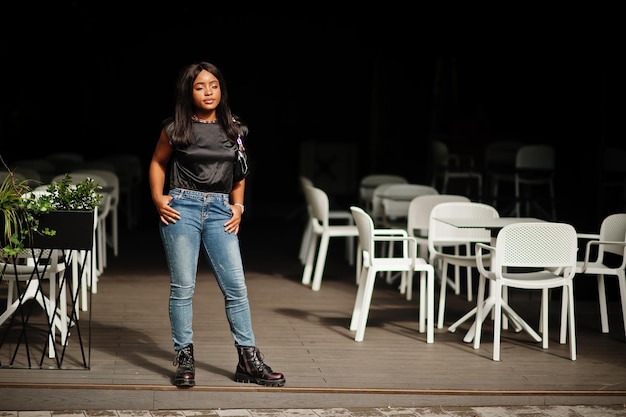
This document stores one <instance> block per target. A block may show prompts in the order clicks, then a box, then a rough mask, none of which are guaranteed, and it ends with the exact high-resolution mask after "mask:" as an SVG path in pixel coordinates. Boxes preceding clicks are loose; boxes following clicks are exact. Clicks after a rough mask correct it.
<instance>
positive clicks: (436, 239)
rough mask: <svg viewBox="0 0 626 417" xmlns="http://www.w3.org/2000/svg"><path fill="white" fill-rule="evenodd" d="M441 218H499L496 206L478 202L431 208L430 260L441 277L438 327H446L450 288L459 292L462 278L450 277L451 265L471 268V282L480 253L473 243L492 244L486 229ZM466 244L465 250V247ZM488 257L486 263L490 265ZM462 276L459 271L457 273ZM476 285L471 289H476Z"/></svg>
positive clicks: (451, 203)
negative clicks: (451, 223) (475, 249)
mask: <svg viewBox="0 0 626 417" xmlns="http://www.w3.org/2000/svg"><path fill="white" fill-rule="evenodd" d="M437 217H441V218H475V219H476V218H478V219H480V218H498V217H500V215H499V213H498V211H497V210H496V209H495V207H493V206H490V205H488V204H485V203H477V202H448V203H440V204H437V205H436V206H434V207H433V208H432V210H431V211H430V219H429V222H428V253H429V255H428V256H429V263H430V264H431V265H433V266H435V267H436V269H437V272H438V275H439V277H440V283H441V286H440V289H439V291H440V292H439V311H438V318H437V328H439V329H441V328H443V322H444V312H445V305H446V291H447V287H448V286H449V287H451V288H452V289H453V290H454V291H455V294H458V293H459V292H460V288H459V283H460V281H459V280H458V279H457V278H456V277H455V278H454V279H450V278H449V277H448V266H449V265H454V266H459V267H467V268H468V281H471V276H472V271H473V269H474V268H476V256H474V253H473V252H474V250H473V246H474V244H475V243H476V242H483V243H489V242H490V241H491V233H490V231H489V230H485V229H473V228H468V229H462V228H458V227H454V226H451V225H449V224H445V223H443V222H441V221H438V220H436V218H437ZM462 247H465V248H466V249H467V250H465V251H464V252H465V253H462V252H463V251H461V248H462ZM488 262H489V261H488V259H484V263H485V264H488ZM455 275H456V276H457V277H458V274H455ZM471 287H472V286H471V285H470V286H469V287H468V288H467V291H468V292H469V291H472V288H471Z"/></svg>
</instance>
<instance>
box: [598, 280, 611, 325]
mask: <svg viewBox="0 0 626 417" xmlns="http://www.w3.org/2000/svg"><path fill="white" fill-rule="evenodd" d="M597 280H598V301H599V303H600V322H601V323H602V333H608V332H609V314H608V311H607V306H606V290H605V286H604V275H598V277H597Z"/></svg>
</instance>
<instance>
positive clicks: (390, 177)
mask: <svg viewBox="0 0 626 417" xmlns="http://www.w3.org/2000/svg"><path fill="white" fill-rule="evenodd" d="M408 182H409V180H407V179H406V178H405V177H403V176H401V175H395V174H370V175H366V176H364V177H363V178H362V179H361V182H360V185H359V198H360V200H361V202H362V203H364V204H365V205H366V209H368V210H370V209H371V204H372V198H373V197H374V189H376V187H377V186H379V185H381V184H406V183H408Z"/></svg>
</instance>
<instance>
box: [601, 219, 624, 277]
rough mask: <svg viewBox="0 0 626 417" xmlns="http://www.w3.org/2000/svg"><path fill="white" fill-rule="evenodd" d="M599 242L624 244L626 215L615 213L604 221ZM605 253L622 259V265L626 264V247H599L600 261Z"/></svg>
mask: <svg viewBox="0 0 626 417" xmlns="http://www.w3.org/2000/svg"><path fill="white" fill-rule="evenodd" d="M599 240H601V241H610V242H624V240H626V213H615V214H611V215H609V216H607V217H605V218H604V220H602V225H600V238H599ZM605 252H608V253H613V254H615V255H618V256H620V257H622V265H624V262H626V246H623V245H599V246H598V259H603V258H604V253H605Z"/></svg>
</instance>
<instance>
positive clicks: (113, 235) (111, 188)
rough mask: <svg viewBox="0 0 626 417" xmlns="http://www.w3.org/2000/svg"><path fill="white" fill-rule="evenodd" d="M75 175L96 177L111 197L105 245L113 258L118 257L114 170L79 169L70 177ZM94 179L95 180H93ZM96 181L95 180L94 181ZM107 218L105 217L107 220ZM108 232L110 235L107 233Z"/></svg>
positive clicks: (117, 185)
mask: <svg viewBox="0 0 626 417" xmlns="http://www.w3.org/2000/svg"><path fill="white" fill-rule="evenodd" d="M75 173H81V174H85V173H86V174H92V175H96V176H98V177H99V178H100V179H101V181H104V183H102V184H100V185H102V187H104V188H106V189H107V191H108V192H109V194H110V195H111V200H110V205H111V207H110V217H111V219H110V221H109V225H107V228H106V230H107V237H106V244H107V246H109V247H111V248H112V249H113V256H118V254H119V237H118V236H119V233H118V230H119V222H118V205H119V201H120V180H119V177H118V176H117V174H116V173H115V171H114V170H109V169H102V168H85V167H83V168H79V169H76V170H74V171H72V172H70V175H71V176H72V177H73V176H74V175H78V174H75ZM94 179H95V178H94ZM96 181H97V180H96ZM108 217H109V216H107V218H108ZM109 230H110V233H109Z"/></svg>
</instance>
